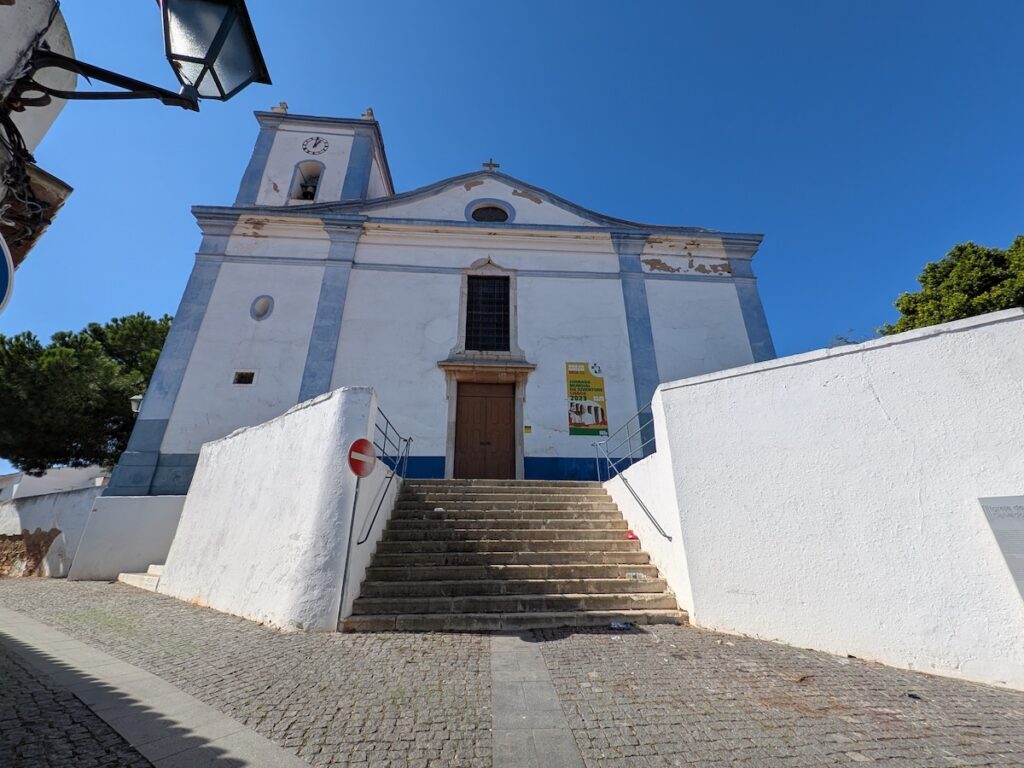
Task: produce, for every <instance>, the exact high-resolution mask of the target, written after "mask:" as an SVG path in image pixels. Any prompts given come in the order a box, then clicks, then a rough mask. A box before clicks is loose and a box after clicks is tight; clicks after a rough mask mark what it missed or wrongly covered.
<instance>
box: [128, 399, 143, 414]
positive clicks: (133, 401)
mask: <svg viewBox="0 0 1024 768" xmlns="http://www.w3.org/2000/svg"><path fill="white" fill-rule="evenodd" d="M128 402H129V403H131V404H132V413H134V414H138V412H139V408H141V407H142V395H132V396H131V397H129V398H128Z"/></svg>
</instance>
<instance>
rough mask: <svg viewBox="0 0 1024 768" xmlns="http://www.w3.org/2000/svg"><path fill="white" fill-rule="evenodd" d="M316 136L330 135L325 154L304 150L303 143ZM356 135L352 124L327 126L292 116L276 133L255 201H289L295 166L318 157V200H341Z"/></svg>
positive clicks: (269, 203) (327, 137) (269, 202)
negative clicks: (338, 126) (304, 121)
mask: <svg viewBox="0 0 1024 768" xmlns="http://www.w3.org/2000/svg"><path fill="white" fill-rule="evenodd" d="M313 136H319V137H323V138H326V139H327V144H328V147H327V150H326V151H324V152H323V153H322V154H319V155H310V154H307V153H306V152H304V151H303V149H302V143H303V142H304V141H306V139H308V138H310V137H313ZM354 138H355V132H354V131H353V130H352V129H351V128H350V129H347V130H345V129H339V128H334V127H331V128H328V127H325V126H323V125H318V124H316V123H310V124H303V123H296V122H293V121H290V120H289V121H287V122H286V123H284V124H282V125H281V127H280V128H278V130H277V133H276V134H275V136H274V143H273V145H272V146H271V149H270V156H269V157H268V158H267V166H266V170H265V171H264V174H263V180H262V182H261V184H260V189H259V193H258V195H257V197H256V204H257V205H286V204H287V203H288V196H289V192H290V190H291V187H292V182H293V180H294V178H295V166H296V165H297V164H298V163H301V162H305V161H309V160H316V161H318V162H320V163H322V164H323V167H324V170H323V174H322V175H321V177H320V186H319V187H318V189H317V197H316V202H327V201H334V200H340V199H341V190H342V187H343V186H344V183H345V173H346V170H347V169H348V161H349V155H350V154H351V151H352V142H353V140H354Z"/></svg>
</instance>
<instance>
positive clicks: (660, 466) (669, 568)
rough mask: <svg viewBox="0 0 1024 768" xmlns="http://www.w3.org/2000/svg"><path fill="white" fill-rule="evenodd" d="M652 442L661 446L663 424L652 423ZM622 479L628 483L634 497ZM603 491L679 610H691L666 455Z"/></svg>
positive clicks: (654, 405)
mask: <svg viewBox="0 0 1024 768" xmlns="http://www.w3.org/2000/svg"><path fill="white" fill-rule="evenodd" d="M651 406H652V408H653V409H654V410H655V412H657V411H658V410H660V408H661V393H660V392H656V393H655V395H654V401H653V402H652V404H651ZM654 427H655V435H654V436H655V443H656V444H658V445H661V444H663V443H664V442H665V441H666V440H667V439H668V436H667V434H666V433H665V421H664V419H659V420H657V421H656V422H655V425H654ZM623 478H625V480H626V481H628V482H629V485H630V486H632V488H633V491H635V492H636V496H634V495H633V494H632V493H631V492H630V490H629V488H627V487H626V484H625V483H624V482H623ZM604 487H605V490H607V491H608V493H609V494H610V495H611V497H612V499H614V501H615V503H616V504H617V505H618V507H619V509H620V510H621V511H622V515H623V517H625V518H626V522H627V523H628V524H629V527H630V529H631V530H632V531H633V533H635V534H636V535H637V536H638V537H639V538H640V544H641V545H642V546H643V549H644V551H645V552H647V554H649V555H650V556H651V562H652V563H653V564H654V565H656V566H658V570H659V571H661V575H662V576H664V577H665V581H667V582H668V586H669V589H671V590H672V592H674V593H675V596H676V601H677V602H678V603H679V607H680V608H682V609H684V610H686V611H692V610H693V593H692V591H691V589H690V573H689V569H688V567H687V564H686V542H685V541H684V540H683V536H682V530H681V528H680V524H679V504H678V503H677V502H676V488H675V483H674V482H673V481H672V467H671V465H670V464H669V461H668V452H667V451H662V452H655V453H653V454H651V455H650V456H648V457H646V458H645V459H643V460H642V461H638V462H637V463H636V464H634V465H633V466H631V467H629V468H628V469H627V470H626V471H624V472H623V473H622V474H621V475H617V476H616V477H613V478H612V479H611V480H609V481H608V482H606V483H605V484H604ZM637 496H638V497H639V498H640V500H641V501H642V502H643V504H644V506H645V507H647V510H648V511H649V512H650V513H651V515H652V516H653V517H654V519H655V520H657V521H658V525H660V526H661V527H662V529H663V530H664V531H665V533H667V534H668V535H669V536H671V537H672V538H671V540H669V539H666V538H665V537H664V536H662V535H661V533H660V532H659V531H658V529H657V528H656V527H655V526H654V525H653V524H652V523H651V520H650V518H648V517H647V515H646V514H644V511H643V508H642V507H641V506H640V504H639V503H638V502H637Z"/></svg>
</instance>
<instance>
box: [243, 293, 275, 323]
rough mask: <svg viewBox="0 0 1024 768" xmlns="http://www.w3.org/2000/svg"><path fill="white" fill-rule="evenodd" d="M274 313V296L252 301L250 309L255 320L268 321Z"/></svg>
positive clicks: (258, 297)
mask: <svg viewBox="0 0 1024 768" xmlns="http://www.w3.org/2000/svg"><path fill="white" fill-rule="evenodd" d="M273 311H274V299H273V297H272V296H257V297H256V298H255V299H253V300H252V306H251V307H249V314H250V315H251V316H252V319H253V320H266V319H267V318H268V317H270V313H271V312H273Z"/></svg>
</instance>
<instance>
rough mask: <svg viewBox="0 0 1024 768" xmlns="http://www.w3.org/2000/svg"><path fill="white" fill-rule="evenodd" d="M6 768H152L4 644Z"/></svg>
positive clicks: (0, 658)
mask: <svg viewBox="0 0 1024 768" xmlns="http://www.w3.org/2000/svg"><path fill="white" fill-rule="evenodd" d="M0 765H3V766H5V767H9V768H46V767H48V766H52V767H53V768H67V766H75V767H76V768H151V766H150V763H149V761H148V760H146V758H144V757H143V756H142V755H140V754H139V753H138V752H136V751H135V750H134V749H132V747H131V746H129V745H128V743H127V742H126V741H125V740H124V739H122V738H121V737H120V736H119V735H118V734H117V733H116V732H114V731H113V730H112V729H111V728H110V726H108V725H107V724H106V723H104V722H103V721H102V720H101V719H100V718H99V717H98V716H97V715H95V714H93V712H92V710H90V709H89V708H88V707H86V706H85V705H84V704H83V703H82V702H80V701H79V700H78V699H76V698H75V697H74V696H73V695H72V694H70V693H68V692H67V691H65V690H63V689H60V688H56V687H54V686H53V685H51V684H50V683H49V681H48V680H46V679H45V678H44V677H42V676H40V674H39V673H38V672H36V671H35V670H33V669H32V668H31V667H29V666H28V665H26V664H25V662H24V661H22V660H21V659H19V658H18V657H17V656H15V655H13V654H12V653H10V652H9V651H7V649H5V648H4V647H3V646H0Z"/></svg>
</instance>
